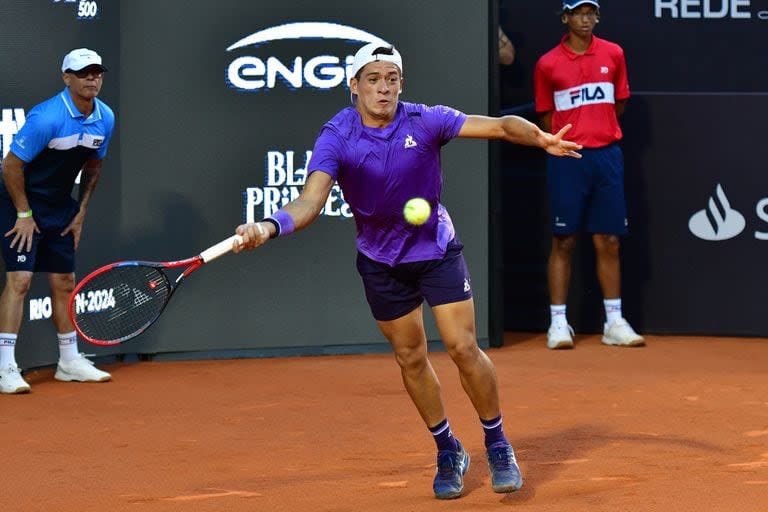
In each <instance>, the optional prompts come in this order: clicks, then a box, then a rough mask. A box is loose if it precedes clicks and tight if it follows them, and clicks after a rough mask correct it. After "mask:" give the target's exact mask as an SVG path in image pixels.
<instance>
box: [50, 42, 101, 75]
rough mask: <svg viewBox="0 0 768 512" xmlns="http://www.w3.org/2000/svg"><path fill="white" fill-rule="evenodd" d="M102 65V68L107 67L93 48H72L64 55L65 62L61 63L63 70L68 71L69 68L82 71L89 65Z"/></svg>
mask: <svg viewBox="0 0 768 512" xmlns="http://www.w3.org/2000/svg"><path fill="white" fill-rule="evenodd" d="M94 65H96V66H100V67H101V69H103V70H106V69H107V68H105V67H104V65H103V64H102V63H101V56H100V55H99V54H98V53H96V52H95V51H93V50H89V49H88V48H77V49H76V50H72V51H71V52H69V53H68V54H66V55H65V56H64V62H62V64H61V71H62V72H66V71H67V70H68V69H69V70H72V71H80V70H81V69H83V68H87V67H88V66H94Z"/></svg>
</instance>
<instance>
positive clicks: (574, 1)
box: [563, 0, 600, 11]
mask: <svg viewBox="0 0 768 512" xmlns="http://www.w3.org/2000/svg"><path fill="white" fill-rule="evenodd" d="M584 4H590V5H594V6H595V7H597V8H598V9H599V8H600V3H599V2H598V0H563V10H564V11H572V10H574V9H575V8H577V7H578V6H580V5H584Z"/></svg>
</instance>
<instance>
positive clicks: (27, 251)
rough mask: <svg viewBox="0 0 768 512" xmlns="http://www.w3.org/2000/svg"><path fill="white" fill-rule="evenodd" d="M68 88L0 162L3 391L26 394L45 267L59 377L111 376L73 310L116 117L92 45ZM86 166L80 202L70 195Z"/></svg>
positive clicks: (70, 59) (75, 58)
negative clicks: (30, 307)
mask: <svg viewBox="0 0 768 512" xmlns="http://www.w3.org/2000/svg"><path fill="white" fill-rule="evenodd" d="M61 71H62V78H63V79H64V83H65V84H66V87H65V88H64V90H63V91H61V92H60V93H58V94H57V95H56V96H54V97H52V98H50V99H49V100H47V101H45V102H43V103H40V104H39V105H37V106H35V107H34V108H33V109H32V110H31V111H30V112H29V115H28V116H27V120H26V123H25V124H24V126H22V127H21V129H20V130H19V132H18V133H17V134H16V136H15V137H14V138H13V142H12V143H11V148H10V151H9V152H8V154H7V155H6V156H5V158H4V159H3V162H2V178H3V179H2V182H1V183H0V222H1V223H2V225H1V226H0V228H1V229H2V231H1V232H2V233H4V237H3V242H2V247H3V260H4V261H5V269H6V274H5V288H4V289H3V293H2V296H0V392H2V393H26V392H29V390H30V387H29V384H28V383H27V382H26V381H25V380H24V379H23V377H22V376H21V374H20V373H19V368H18V365H17V364H16V357H15V347H16V340H17V337H18V333H19V329H20V327H21V319H22V315H23V313H24V297H25V296H26V295H27V292H28V291H29V286H30V283H31V281H32V275H33V273H34V272H46V273H47V274H48V283H49V285H50V288H51V298H52V302H53V323H54V325H55V327H56V332H57V333H58V334H57V335H58V341H59V362H58V365H57V368H56V373H55V375H54V378H56V379H58V380H62V381H81V382H104V381H108V380H110V379H111V376H110V375H109V374H108V373H107V372H104V371H101V370H99V369H98V368H96V367H95V366H94V365H93V362H92V361H89V360H88V359H86V358H85V356H84V355H83V354H81V353H80V352H79V351H78V347H77V336H76V334H75V329H74V326H73V325H72V321H71V320H70V318H69V315H68V313H67V303H68V298H69V294H70V292H71V291H72V289H73V288H74V284H75V274H74V271H75V250H76V249H77V246H78V243H79V242H80V234H81V232H82V229H83V221H84V220H85V213H86V210H87V208H88V201H89V200H90V198H91V195H92V194H93V191H94V189H95V188H96V183H97V182H98V180H99V174H100V173H101V167H102V159H103V158H104V157H105V156H106V154H107V146H108V145H109V140H110V138H111V137H112V131H113V129H114V126H115V115H114V114H113V112H112V110H111V109H110V108H109V107H108V106H107V105H106V104H105V103H104V102H102V101H101V100H99V99H97V98H96V96H98V94H99V91H100V90H101V85H102V80H103V77H104V71H106V68H105V67H104V66H103V65H102V62H101V57H100V56H99V55H98V54H97V53H96V52H94V51H93V50H89V49H86V48H78V49H76V50H72V51H71V52H69V53H68V54H67V55H66V56H65V57H64V61H63V64H62V66H61ZM81 170H82V177H81V180H80V187H79V200H77V201H75V200H74V199H73V198H72V196H71V194H72V189H73V187H74V184H75V179H76V178H77V175H78V173H80V171H81Z"/></svg>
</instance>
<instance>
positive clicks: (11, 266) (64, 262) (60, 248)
mask: <svg viewBox="0 0 768 512" xmlns="http://www.w3.org/2000/svg"><path fill="white" fill-rule="evenodd" d="M32 211H33V215H34V218H35V222H36V223H37V227H38V228H40V233H35V234H34V236H33V239H32V250H31V251H30V252H26V251H22V252H18V250H17V249H18V243H17V246H16V247H14V248H13V249H11V241H12V240H13V236H7V237H3V243H2V245H3V261H4V262H5V270H6V272H16V271H20V270H24V271H28V272H50V273H54V274H69V273H72V272H74V271H75V238H74V236H72V233H69V234H68V235H67V236H61V232H62V231H64V229H65V228H66V227H67V226H68V225H69V222H70V221H71V220H72V218H73V217H74V213H75V212H76V210H75V209H74V207H71V206H64V207H63V208H51V207H46V206H43V205H38V204H35V205H33V206H32ZM15 224H16V208H15V207H14V206H13V203H11V202H10V201H9V200H5V201H2V200H0V229H2V231H1V232H0V235H2V234H5V233H7V232H8V231H9V230H11V229H13V226H14V225H15Z"/></svg>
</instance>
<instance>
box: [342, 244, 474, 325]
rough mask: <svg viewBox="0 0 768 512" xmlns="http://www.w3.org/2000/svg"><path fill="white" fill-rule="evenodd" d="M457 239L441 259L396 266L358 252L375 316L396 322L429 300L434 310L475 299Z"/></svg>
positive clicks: (369, 300)
mask: <svg viewBox="0 0 768 512" xmlns="http://www.w3.org/2000/svg"><path fill="white" fill-rule="evenodd" d="M463 248H464V245H462V243H461V242H460V241H459V240H458V239H456V238H454V239H453V240H451V241H450V242H449V243H448V247H446V251H445V256H443V257H442V258H441V259H438V260H426V261H415V262H411V263H401V264H399V265H395V266H394V267H392V266H389V265H387V264H386V263H380V262H378V261H374V260H372V259H370V258H369V257H367V256H365V255H364V254H362V253H359V252H358V253H357V271H358V272H359V273H360V276H361V277H362V278H363V285H364V286H365V297H366V299H368V304H369V305H370V307H371V312H372V313H373V317H374V318H375V319H376V320H379V321H389V320H395V319H397V318H400V317H401V316H404V315H406V314H408V313H410V312H411V311H413V310H414V309H416V308H417V307H418V306H419V305H420V304H421V303H422V302H423V301H424V300H425V299H426V301H427V303H428V304H429V305H430V306H432V307H434V306H439V305H441V304H450V303H451V302H460V301H462V300H467V299H470V298H472V287H471V283H472V278H471V277H470V275H469V270H468V269H467V264H466V262H465V261H464V255H463V254H462V252H461V250H462V249H463Z"/></svg>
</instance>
